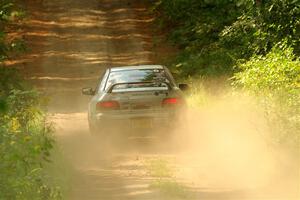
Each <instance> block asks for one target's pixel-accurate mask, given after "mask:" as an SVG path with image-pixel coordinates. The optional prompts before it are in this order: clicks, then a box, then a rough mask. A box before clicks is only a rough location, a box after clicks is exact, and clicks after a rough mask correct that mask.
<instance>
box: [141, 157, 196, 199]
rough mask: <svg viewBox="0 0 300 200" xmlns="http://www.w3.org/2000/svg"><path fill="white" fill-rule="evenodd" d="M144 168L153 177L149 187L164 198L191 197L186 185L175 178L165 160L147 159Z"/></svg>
mask: <svg viewBox="0 0 300 200" xmlns="http://www.w3.org/2000/svg"><path fill="white" fill-rule="evenodd" d="M146 169H147V170H148V173H149V174H150V176H152V177H154V178H155V180H154V181H153V182H152V183H151V184H150V186H149V188H150V189H154V190H158V191H159V192H160V193H161V194H162V195H163V196H164V198H165V199H172V200H173V199H192V194H191V193H190V192H189V191H188V190H187V187H186V186H184V185H183V184H182V183H180V182H178V181H177V180H176V179H175V177H174V172H173V170H172V169H171V167H170V163H169V162H168V161H167V160H164V159H162V158H159V159H153V160H150V161H147V162H146Z"/></svg>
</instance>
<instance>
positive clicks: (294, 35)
mask: <svg viewBox="0 0 300 200" xmlns="http://www.w3.org/2000/svg"><path fill="white" fill-rule="evenodd" d="M154 10H155V11H156V12H157V13H158V15H159V18H158V19H159V21H160V24H162V25H163V27H165V28H168V30H170V35H169V38H170V39H171V41H173V42H174V43H175V44H176V45H177V46H178V47H179V48H180V49H182V51H181V53H180V54H179V56H178V57H177V59H175V60H174V61H173V63H172V66H173V69H174V71H176V72H177V73H179V74H180V75H183V76H185V77H187V76H193V75H199V74H200V75H208V76H211V75H220V74H229V75H231V74H232V72H234V66H235V65H236V63H237V62H238V61H239V60H241V59H243V60H247V59H249V58H250V57H251V56H252V55H254V54H258V55H265V54H266V53H267V52H269V51H270V50H271V48H272V47H273V46H274V45H275V44H277V43H278V42H280V41H282V40H283V39H286V40H287V43H288V45H290V46H292V47H293V48H294V52H295V53H296V54H297V55H299V54H300V45H299V37H300V0H270V1H264V0H260V1H254V0H253V1H252V0H249V1H245V0H159V1H157V3H156V4H155V9H154Z"/></svg>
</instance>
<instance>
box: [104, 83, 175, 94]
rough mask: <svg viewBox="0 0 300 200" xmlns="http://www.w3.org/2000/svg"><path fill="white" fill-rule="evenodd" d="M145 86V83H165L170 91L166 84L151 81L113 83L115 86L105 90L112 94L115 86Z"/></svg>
mask: <svg viewBox="0 0 300 200" xmlns="http://www.w3.org/2000/svg"><path fill="white" fill-rule="evenodd" d="M143 83H145V84H147V83H165V84H166V85H167V86H168V89H169V90H170V89H171V86H170V84H169V83H168V82H153V81H143V82H125V83H115V84H112V85H111V86H110V87H109V88H108V90H107V93H112V91H113V89H114V87H116V86H117V85H127V84H128V85H130V84H143Z"/></svg>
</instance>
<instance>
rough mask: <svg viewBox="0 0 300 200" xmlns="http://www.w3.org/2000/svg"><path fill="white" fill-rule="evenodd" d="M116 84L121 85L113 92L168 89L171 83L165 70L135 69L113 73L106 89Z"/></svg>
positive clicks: (115, 87)
mask: <svg viewBox="0 0 300 200" xmlns="http://www.w3.org/2000/svg"><path fill="white" fill-rule="evenodd" d="M143 82H147V83H143ZM116 83H118V84H119V83H120V85H116V86H114V87H113V91H115V90H126V89H132V88H148V89H150V88H155V89H158V88H160V89H168V84H169V83H170V81H169V80H168V78H167V76H166V74H165V71H164V70H163V69H135V70H124V71H123V70H122V71H115V72H111V73H110V75H109V77H108V80H107V83H106V87H105V89H106V90H107V89H109V88H110V87H111V86H112V85H114V84H116Z"/></svg>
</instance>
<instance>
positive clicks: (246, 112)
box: [173, 94, 300, 200]
mask: <svg viewBox="0 0 300 200" xmlns="http://www.w3.org/2000/svg"><path fill="white" fill-rule="evenodd" d="M225 96H226V95H225ZM254 102H255V100H253V99H251V98H249V97H246V96H245V95H238V94H235V95H234V97H232V96H230V97H229V96H226V97H217V98H215V99H214V100H213V102H210V103H209V104H207V105H205V106H202V107H201V108H189V109H188V110H187V111H185V113H184V114H183V115H185V116H186V121H185V123H182V124H181V125H180V126H178V127H176V128H175V134H174V137H173V143H174V144H176V146H177V149H179V152H178V155H179V156H177V162H178V163H180V164H179V166H181V168H178V169H177V176H178V178H180V179H182V180H188V181H189V182H190V183H193V184H192V185H193V186H194V187H196V188H201V187H202V188H206V190H207V191H211V192H217V191H227V192H233V191H236V192H241V193H242V196H243V198H242V199H244V198H247V199H248V198H250V199H282V200H286V199H299V198H300V196H299V195H300V185H299V184H300V182H299V181H300V174H299V172H300V168H299V159H298V158H297V157H296V156H294V155H292V153H291V152H290V151H289V150H288V149H286V148H284V147H283V146H280V145H275V144H274V139H273V138H274V137H272V133H271V131H270V130H269V126H268V122H267V121H266V118H265V115H264V113H263V110H262V109H261V108H260V107H259V106H257V105H255V103H254ZM229 197H233V196H230V195H229ZM220 199H227V197H226V196H224V197H223V198H220Z"/></svg>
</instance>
